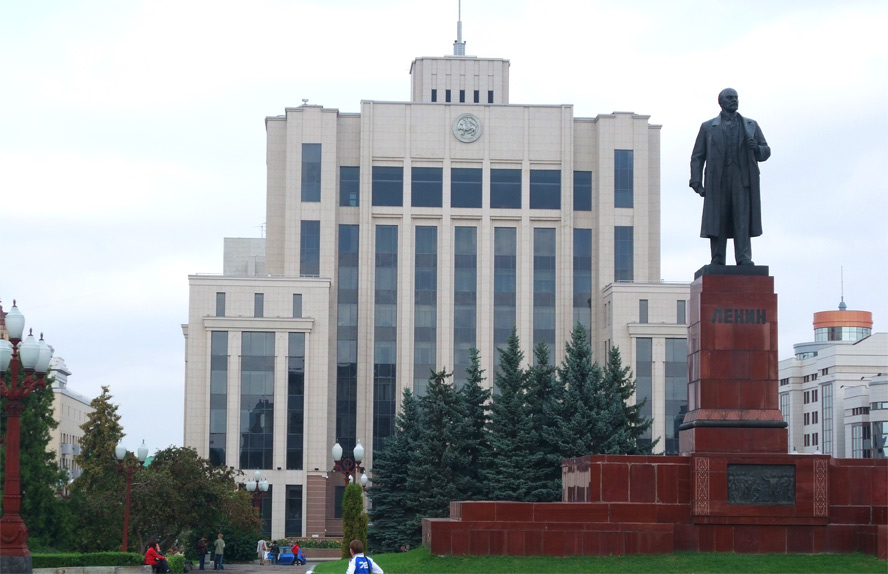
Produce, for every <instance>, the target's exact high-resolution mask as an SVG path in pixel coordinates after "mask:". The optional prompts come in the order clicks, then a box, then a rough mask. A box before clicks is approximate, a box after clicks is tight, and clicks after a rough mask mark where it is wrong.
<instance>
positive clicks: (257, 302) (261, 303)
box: [253, 293, 265, 317]
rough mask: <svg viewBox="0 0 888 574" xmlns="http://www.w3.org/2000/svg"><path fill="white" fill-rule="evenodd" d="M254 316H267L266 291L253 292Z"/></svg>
mask: <svg viewBox="0 0 888 574" xmlns="http://www.w3.org/2000/svg"><path fill="white" fill-rule="evenodd" d="M253 317H265V294H264V293H253Z"/></svg>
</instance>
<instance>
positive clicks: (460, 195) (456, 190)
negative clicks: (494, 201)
mask: <svg viewBox="0 0 888 574" xmlns="http://www.w3.org/2000/svg"><path fill="white" fill-rule="evenodd" d="M481 178H482V170H481V168H457V167H455V168H452V169H451V170H450V206H451V207H481V196H482V182H481Z"/></svg>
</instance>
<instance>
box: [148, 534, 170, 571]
mask: <svg viewBox="0 0 888 574" xmlns="http://www.w3.org/2000/svg"><path fill="white" fill-rule="evenodd" d="M145 564H148V565H149V566H151V569H152V570H153V571H154V572H157V573H158V574H165V573H166V572H169V571H170V564H169V562H167V559H166V557H164V555H163V554H161V552H160V543H159V542H158V541H157V540H156V539H152V540H151V541H149V542H148V550H146V551H145Z"/></svg>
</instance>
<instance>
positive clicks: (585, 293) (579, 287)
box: [571, 228, 592, 333]
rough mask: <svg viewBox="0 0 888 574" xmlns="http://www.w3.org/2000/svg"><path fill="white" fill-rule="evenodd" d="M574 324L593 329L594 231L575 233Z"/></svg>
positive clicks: (575, 230) (576, 231)
mask: <svg viewBox="0 0 888 574" xmlns="http://www.w3.org/2000/svg"><path fill="white" fill-rule="evenodd" d="M573 242H574V246H573V247H574V248H573V323H572V324H571V329H573V326H574V325H576V324H577V323H580V324H581V325H583V326H584V327H585V328H586V332H587V333H588V331H589V329H591V328H592V230H591V229H578V228H574V231H573Z"/></svg>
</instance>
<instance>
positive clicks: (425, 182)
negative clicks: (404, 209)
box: [410, 167, 443, 207]
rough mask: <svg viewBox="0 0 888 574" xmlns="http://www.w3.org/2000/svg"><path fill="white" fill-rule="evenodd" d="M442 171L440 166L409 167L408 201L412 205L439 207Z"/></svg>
mask: <svg viewBox="0 0 888 574" xmlns="http://www.w3.org/2000/svg"><path fill="white" fill-rule="evenodd" d="M442 172H443V170H442V168H440V167H414V168H412V169H411V183H410V185H411V191H410V194H411V195H410V203H411V205H412V206H413V207H441V196H442V190H443V184H442V177H443V175H442Z"/></svg>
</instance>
